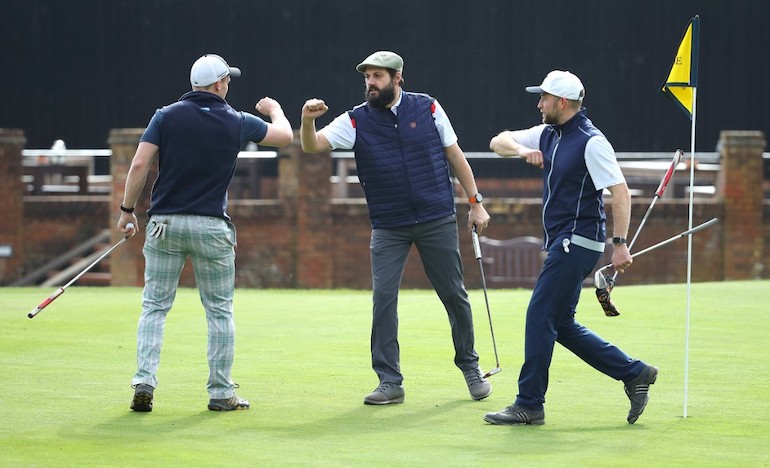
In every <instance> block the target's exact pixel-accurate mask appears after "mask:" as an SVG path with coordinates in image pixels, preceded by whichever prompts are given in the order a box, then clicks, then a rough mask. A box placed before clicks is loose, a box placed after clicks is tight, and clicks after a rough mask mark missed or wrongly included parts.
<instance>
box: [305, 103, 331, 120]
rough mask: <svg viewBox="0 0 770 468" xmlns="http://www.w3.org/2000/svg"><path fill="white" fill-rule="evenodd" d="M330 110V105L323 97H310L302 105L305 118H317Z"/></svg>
mask: <svg viewBox="0 0 770 468" xmlns="http://www.w3.org/2000/svg"><path fill="white" fill-rule="evenodd" d="M328 110H329V106H327V105H326V103H325V102H323V100H321V99H315V98H314V99H308V100H307V101H305V105H304V106H302V118H303V119H317V118H318V117H321V116H322V115H324V114H325V113H326V111H328Z"/></svg>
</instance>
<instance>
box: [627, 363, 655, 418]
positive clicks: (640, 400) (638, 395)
mask: <svg viewBox="0 0 770 468" xmlns="http://www.w3.org/2000/svg"><path fill="white" fill-rule="evenodd" d="M657 378H658V368H657V367H653V366H647V367H645V368H644V369H643V370H642V372H641V373H640V374H639V375H638V376H636V377H635V378H634V379H633V380H631V381H629V382H628V383H626V384H625V385H624V387H623V389H624V390H625V391H626V396H627V397H628V399H629V400H631V410H630V411H629V412H628V418H626V419H627V421H628V423H629V424H633V423H635V422H636V420H637V419H639V416H641V414H642V411H644V407H645V406H647V401H648V400H649V399H650V397H649V395H648V392H649V391H650V385H652V384H654V383H655V380H656V379H657Z"/></svg>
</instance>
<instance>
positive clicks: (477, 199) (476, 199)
mask: <svg viewBox="0 0 770 468" xmlns="http://www.w3.org/2000/svg"><path fill="white" fill-rule="evenodd" d="M468 201H469V202H470V203H481V202H483V201H484V196H483V195H481V194H480V193H477V194H476V195H474V196H472V197H471V198H469V199H468Z"/></svg>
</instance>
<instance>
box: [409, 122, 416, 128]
mask: <svg viewBox="0 0 770 468" xmlns="http://www.w3.org/2000/svg"><path fill="white" fill-rule="evenodd" d="M409 126H410V127H412V128H417V122H410V123H409Z"/></svg>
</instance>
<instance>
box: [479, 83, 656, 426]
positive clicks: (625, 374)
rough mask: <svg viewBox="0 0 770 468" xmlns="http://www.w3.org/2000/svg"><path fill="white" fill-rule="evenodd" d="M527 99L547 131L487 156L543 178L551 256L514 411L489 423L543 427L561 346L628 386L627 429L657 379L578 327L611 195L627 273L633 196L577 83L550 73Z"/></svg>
mask: <svg viewBox="0 0 770 468" xmlns="http://www.w3.org/2000/svg"><path fill="white" fill-rule="evenodd" d="M526 90H527V92H530V93H535V94H539V95H540V101H539V102H538V104H537V108H538V109H540V113H541V115H542V117H543V123H542V124H541V125H537V126H535V127H532V128H529V129H526V130H518V131H504V132H502V133H500V134H499V135H497V136H495V137H494V138H492V141H491V142H490V145H489V146H490V148H491V149H492V151H494V152H495V153H497V154H499V155H500V156H503V157H511V156H518V157H520V158H522V159H526V161H527V162H528V163H530V164H533V165H535V166H537V167H540V168H542V169H543V179H544V184H543V216H542V220H543V232H544V245H543V249H544V250H546V251H547V252H548V255H547V257H546V260H545V264H544V266H543V271H542V272H541V273H540V275H539V276H538V279H537V282H536V283H535V288H534V290H533V291H532V297H531V299H530V302H529V307H528V308H527V319H526V330H525V345H524V364H523V365H522V367H521V373H520V375H519V393H518V395H517V397H516V401H515V402H514V403H513V404H512V405H510V406H508V407H507V408H505V409H503V410H502V411H499V412H497V413H487V414H486V415H485V417H484V420H485V421H487V422H489V423H492V424H506V425H507V424H543V423H544V422H545V412H544V410H543V404H544V403H545V393H546V390H547V388H548V369H549V367H550V364H551V358H552V356H553V348H554V344H555V343H556V342H557V341H558V342H559V343H560V344H561V345H562V346H564V347H565V348H567V349H569V350H570V351H572V352H573V353H575V354H576V355H577V356H578V357H580V358H581V359H582V360H584V361H585V362H586V363H588V364H589V365H590V366H591V367H593V368H595V369H597V370H599V371H600V372H603V373H604V374H606V375H608V376H610V377H612V378H613V379H616V380H620V381H623V382H624V388H625V392H626V395H627V396H628V398H629V400H630V401H631V409H630V411H629V413H628V416H627V418H626V419H627V421H628V422H629V423H631V424H633V423H634V422H636V420H637V418H639V415H641V414H642V411H643V410H644V407H645V406H646V404H647V400H648V395H647V392H648V390H649V386H650V384H652V383H654V382H655V379H656V378H657V374H658V369H657V368H655V367H653V366H650V365H647V364H645V363H644V362H642V361H640V360H638V359H633V358H631V357H629V356H628V355H626V354H625V353H624V352H623V351H621V350H620V349H618V348H617V347H615V346H614V345H612V344H610V343H608V342H606V341H604V340H603V339H602V338H600V337H599V336H598V335H596V334H595V333H594V332H592V331H591V330H589V329H587V328H586V327H584V326H582V325H580V324H579V323H578V322H576V321H575V313H576V309H577V304H578V299H579V298H580V291H581V289H582V283H583V280H584V279H585V278H586V276H588V275H589V274H590V273H591V270H592V269H593V268H594V265H596V263H597V262H598V260H599V257H600V256H601V254H602V252H603V251H604V246H605V242H606V236H607V234H606V228H605V220H606V214H605V211H604V201H603V197H602V192H603V190H604V189H605V188H606V189H608V190H609V191H610V193H611V194H612V221H613V237H612V245H613V249H614V250H613V253H612V264H613V266H614V267H615V269H616V270H617V271H619V272H621V273H622V272H623V271H624V270H625V269H626V268H628V267H629V266H630V265H631V262H632V258H631V254H630V253H629V251H628V247H627V246H626V235H627V233H628V225H629V221H630V215H631V195H630V194H629V191H628V186H627V185H626V181H625V178H624V177H623V173H622V172H621V171H620V167H619V166H618V162H617V160H616V158H615V151H614V149H613V148H612V145H610V143H609V142H608V141H607V139H606V138H605V136H604V135H603V134H602V133H601V132H600V131H599V130H598V129H597V128H596V127H594V125H593V123H591V121H590V120H589V119H588V118H587V117H586V111H585V108H583V107H582V102H583V98H584V97H585V88H584V87H583V83H581V81H580V79H579V78H578V77H577V76H575V75H573V74H572V73H570V72H567V71H561V70H554V71H552V72H551V73H549V74H548V75H547V76H546V77H545V79H544V80H543V83H542V84H541V85H540V86H530V87H527V88H526Z"/></svg>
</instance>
